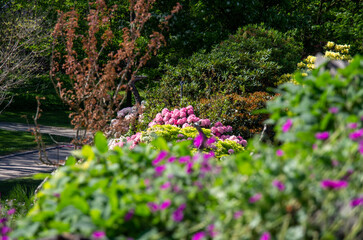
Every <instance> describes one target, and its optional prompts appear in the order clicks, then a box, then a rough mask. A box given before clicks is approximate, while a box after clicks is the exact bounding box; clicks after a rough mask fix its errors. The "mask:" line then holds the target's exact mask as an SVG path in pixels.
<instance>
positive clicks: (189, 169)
mask: <svg viewBox="0 0 363 240" xmlns="http://www.w3.org/2000/svg"><path fill="white" fill-rule="evenodd" d="M186 168H187V169H186V173H188V174H191V173H192V172H193V163H192V162H188V163H187V166H186Z"/></svg>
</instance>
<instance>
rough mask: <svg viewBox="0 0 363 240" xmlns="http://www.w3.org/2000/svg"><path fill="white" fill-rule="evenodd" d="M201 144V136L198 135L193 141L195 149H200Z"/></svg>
mask: <svg viewBox="0 0 363 240" xmlns="http://www.w3.org/2000/svg"><path fill="white" fill-rule="evenodd" d="M202 144H203V136H202V135H201V134H198V136H197V137H196V138H195V139H194V146H195V147H196V148H200V147H201V146H202Z"/></svg>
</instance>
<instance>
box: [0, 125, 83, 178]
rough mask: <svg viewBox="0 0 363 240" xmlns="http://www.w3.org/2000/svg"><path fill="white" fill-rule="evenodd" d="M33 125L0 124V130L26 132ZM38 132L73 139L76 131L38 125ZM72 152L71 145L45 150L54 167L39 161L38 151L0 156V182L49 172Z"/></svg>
mask: <svg viewBox="0 0 363 240" xmlns="http://www.w3.org/2000/svg"><path fill="white" fill-rule="evenodd" d="M33 127H34V125H28V124H22V123H12V122H0V129H4V130H8V131H26V132H29V131H30V128H33ZM39 130H40V132H41V133H42V134H50V135H57V136H64V137H70V138H74V137H75V136H76V131H75V130H73V129H70V128H61V127H50V126H42V125H39ZM72 150H73V146H71V145H61V146H58V147H51V148H47V156H48V159H49V160H50V161H52V162H53V163H54V164H55V165H53V166H51V165H45V164H42V163H41V161H40V160H39V153H38V151H27V152H23V153H15V154H11V155H6V156H0V181H1V180H4V179H10V178H18V177H26V176H30V175H34V174H36V173H42V172H51V171H53V170H54V169H55V168H56V165H57V164H59V161H64V160H65V159H66V158H67V157H68V156H69V155H70V153H71V151H72Z"/></svg>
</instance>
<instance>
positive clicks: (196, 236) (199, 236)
mask: <svg viewBox="0 0 363 240" xmlns="http://www.w3.org/2000/svg"><path fill="white" fill-rule="evenodd" d="M204 237H205V233H204V232H197V233H196V234H194V235H193V237H192V240H201V239H203V238H204Z"/></svg>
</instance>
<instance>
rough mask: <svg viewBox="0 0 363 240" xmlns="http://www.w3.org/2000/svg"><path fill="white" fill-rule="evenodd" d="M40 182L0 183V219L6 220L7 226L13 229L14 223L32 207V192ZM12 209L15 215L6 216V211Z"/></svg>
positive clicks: (16, 180)
mask: <svg viewBox="0 0 363 240" xmlns="http://www.w3.org/2000/svg"><path fill="white" fill-rule="evenodd" d="M41 182H42V180H34V179H32V178H19V179H11V180H5V181H0V219H1V218H7V219H8V221H7V225H8V226H10V227H14V224H15V221H16V220H17V219H20V218H22V217H24V216H25V215H26V214H27V212H28V211H29V209H30V208H31V207H32V205H33V201H32V198H33V196H34V191H35V189H36V188H37V187H38V186H39V185H40V183H41ZM12 208H14V209H15V214H14V215H11V216H8V214H7V211H8V210H10V209H12Z"/></svg>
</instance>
